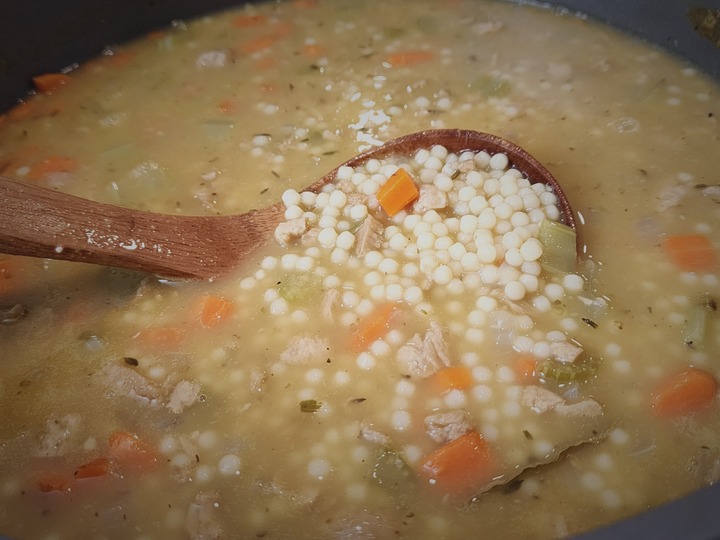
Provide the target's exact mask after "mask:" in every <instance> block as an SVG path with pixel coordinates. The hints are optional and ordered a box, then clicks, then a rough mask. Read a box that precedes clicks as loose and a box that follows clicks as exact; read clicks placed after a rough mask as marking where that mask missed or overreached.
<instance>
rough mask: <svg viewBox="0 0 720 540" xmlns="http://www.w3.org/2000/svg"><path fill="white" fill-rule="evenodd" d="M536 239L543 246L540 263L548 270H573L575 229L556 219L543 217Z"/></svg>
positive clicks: (575, 245)
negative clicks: (551, 219)
mask: <svg viewBox="0 0 720 540" xmlns="http://www.w3.org/2000/svg"><path fill="white" fill-rule="evenodd" d="M538 240H540V243H541V244H542V246H543V254H542V256H541V257H540V264H541V265H542V267H543V268H544V269H545V270H548V271H550V272H563V273H570V272H574V271H575V259H576V256H577V252H576V249H577V237H576V235H575V229H573V228H572V227H568V226H567V225H564V224H562V223H559V222H557V221H550V220H549V219H545V220H543V221H542V223H541V224H540V231H539V232H538Z"/></svg>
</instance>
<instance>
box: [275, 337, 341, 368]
mask: <svg viewBox="0 0 720 540" xmlns="http://www.w3.org/2000/svg"><path fill="white" fill-rule="evenodd" d="M329 349H330V344H329V343H328V341H327V340H326V339H323V338H319V337H310V336H295V337H294V338H292V339H291V340H290V343H289V344H288V346H287V348H286V349H285V350H284V351H283V352H282V353H280V361H281V362H282V363H284V364H295V365H306V364H310V363H312V362H324V361H325V360H327V357H328V351H329Z"/></svg>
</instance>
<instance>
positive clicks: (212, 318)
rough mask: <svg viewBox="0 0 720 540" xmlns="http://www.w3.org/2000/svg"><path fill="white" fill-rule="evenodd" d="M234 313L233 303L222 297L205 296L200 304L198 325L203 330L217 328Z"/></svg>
mask: <svg viewBox="0 0 720 540" xmlns="http://www.w3.org/2000/svg"><path fill="white" fill-rule="evenodd" d="M234 311H235V303H234V302H233V301H232V300H228V299H227V298H224V297H222V296H216V295H213V294H207V295H205V296H203V298H202V300H201V302H200V324H201V325H202V326H203V327H204V328H212V327H213V326H217V325H218V324H220V323H221V322H223V321H224V320H226V319H227V318H228V317H230V316H231V315H232V314H233V312H234Z"/></svg>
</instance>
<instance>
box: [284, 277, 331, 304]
mask: <svg viewBox="0 0 720 540" xmlns="http://www.w3.org/2000/svg"><path fill="white" fill-rule="evenodd" d="M321 284H322V278H321V277H320V276H319V275H317V274H315V273H311V272H306V273H304V274H286V275H285V276H283V277H282V278H281V280H280V284H279V285H278V293H279V294H280V296H282V297H283V298H284V299H285V300H287V301H288V302H302V301H304V300H307V299H308V298H311V297H313V296H315V295H316V294H317V293H318V292H319V291H320V289H321Z"/></svg>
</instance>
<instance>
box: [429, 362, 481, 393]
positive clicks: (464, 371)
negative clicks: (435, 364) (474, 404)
mask: <svg viewBox="0 0 720 540" xmlns="http://www.w3.org/2000/svg"><path fill="white" fill-rule="evenodd" d="M432 382H433V385H434V386H435V388H436V389H437V390H438V391H439V392H440V393H445V392H449V391H450V390H467V389H468V388H471V387H472V386H473V385H474V384H475V379H474V378H473V374H472V370H471V369H470V368H467V367H465V366H450V367H446V368H443V369H441V370H440V371H438V372H437V373H435V374H434V375H433V376H432Z"/></svg>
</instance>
